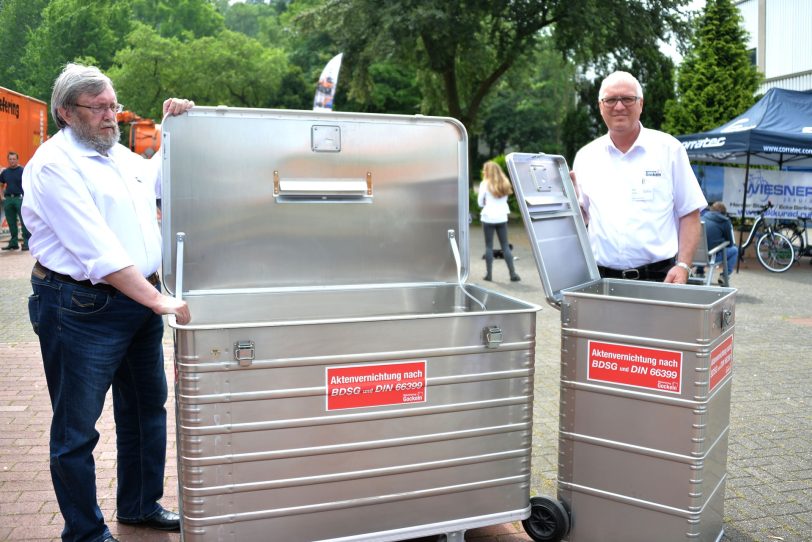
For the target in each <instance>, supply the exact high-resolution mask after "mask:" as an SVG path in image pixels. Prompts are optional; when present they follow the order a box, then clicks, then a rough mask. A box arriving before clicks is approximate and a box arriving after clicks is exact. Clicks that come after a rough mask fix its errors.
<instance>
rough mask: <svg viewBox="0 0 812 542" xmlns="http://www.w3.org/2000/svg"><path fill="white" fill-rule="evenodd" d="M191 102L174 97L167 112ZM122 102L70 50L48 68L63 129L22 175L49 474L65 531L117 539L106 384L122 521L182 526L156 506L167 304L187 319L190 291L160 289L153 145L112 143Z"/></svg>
mask: <svg viewBox="0 0 812 542" xmlns="http://www.w3.org/2000/svg"><path fill="white" fill-rule="evenodd" d="M193 105H194V104H193V103H192V102H190V101H188V100H181V99H176V98H170V99H168V100H166V101H165V102H164V104H163V111H164V115H179V114H182V113H184V112H185V111H188V110H189V109H190V108H191V107H192V106H193ZM121 109H122V106H121V105H120V104H119V103H118V101H117V99H116V93H115V90H114V89H113V84H112V82H111V81H110V79H109V78H108V77H107V76H106V75H104V74H103V73H102V72H101V71H99V69H98V68H95V67H89V66H83V65H80V64H68V65H67V66H66V67H65V68H64V69H63V71H62V73H61V74H60V75H59V77H58V78H57V79H56V82H55V83H54V88H53V93H52V95H51V114H52V116H53V118H54V121H55V123H56V126H57V127H58V128H59V131H58V132H57V133H56V134H55V135H54V136H53V137H51V138H50V139H49V140H48V141H46V142H45V143H43V144H42V145H41V146H40V147H39V148H38V149H37V151H36V153H35V154H34V157H33V158H32V159H31V161H30V162H29V163H28V165H27V167H26V168H25V173H24V175H23V187H24V188H25V194H26V197H25V200H24V202H23V208H22V210H23V216H24V217H25V221H26V224H27V225H28V227H29V229H30V230H31V254H32V255H33V256H34V257H35V258H36V260H37V261H36V264H35V265H34V269H33V270H32V273H31V285H32V289H33V294H32V295H31V297H30V298H29V303H28V310H29V315H30V319H31V323H32V325H33V327H34V331H35V332H36V333H37V335H38V336H39V343H40V349H41V351H42V361H43V365H44V369H45V377H46V381H47V384H48V393H49V395H50V398H51V405H52V408H53V419H52V420H51V438H50V464H51V479H52V481H53V485H54V491H55V493H56V498H57V502H58V503H59V509H60V511H61V512H62V517H63V518H64V521H65V527H64V529H63V531H62V540H64V541H92V542H103V541H106V542H115V541H116V539H115V538H114V537H113V536H112V535H111V533H110V530H109V528H108V527H107V525H106V524H105V521H104V516H103V515H102V512H101V510H100V509H99V505H98V502H97V498H96V469H95V463H94V459H93V449H94V448H95V447H96V443H97V442H98V440H99V433H98V432H97V431H96V427H95V426H96V421H97V420H98V419H99V417H100V416H101V414H102V409H103V407H104V401H105V395H106V394H107V391H108V390H109V389H110V388H111V386H112V397H113V413H114V416H115V422H116V444H117V450H118V455H117V476H118V488H117V492H116V504H117V510H116V516H117V519H118V522H119V523H123V524H127V525H136V526H142V527H149V528H153V529H158V530H162V531H179V530H180V518H179V516H178V514H176V513H174V512H170V511H168V510H166V509H164V508H163V507H162V506H161V505H160V504H159V502H158V501H159V500H160V499H161V498H162V496H163V484H164V466H165V463H166V409H165V407H164V404H165V403H166V400H167V383H166V374H165V372H164V358H163V346H162V338H163V334H164V327H163V319H162V317H161V315H163V314H174V315H175V316H176V317H177V321H178V323H179V324H185V323H188V322H189V321H190V319H191V316H190V313H189V308H188V306H187V305H186V302H184V301H181V300H178V299H175V298H174V297H170V296H167V295H163V294H162V293H161V286H160V281H159V279H158V275H157V273H156V271H157V269H158V267H159V266H160V263H161V235H160V231H159V229H158V224H157V222H156V221H155V195H156V193H157V187H158V186H159V185H160V174H161V163H160V156H158V155H156V157H155V159H153V160H146V159H144V158H142V157H141V156H139V155H137V154H135V153H133V152H131V151H130V150H129V149H127V148H126V147H124V146H122V145H120V144H118V139H119V130H118V124H117V122H116V113H117V112H118V111H121Z"/></svg>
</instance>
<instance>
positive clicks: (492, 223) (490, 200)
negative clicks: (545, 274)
mask: <svg viewBox="0 0 812 542" xmlns="http://www.w3.org/2000/svg"><path fill="white" fill-rule="evenodd" d="M512 193H513V189H512V188H511V186H510V180H509V179H508V178H507V175H505V173H504V171H502V168H501V167H499V164H497V163H496V162H494V161H493V160H489V161H487V162H485V164H484V165H483V166H482V182H481V183H480V184H479V194H478V196H477V202H478V203H479V206H480V207H481V208H482V213H480V220H481V222H482V229H483V231H484V233H485V264H486V265H487V274H486V275H485V277H484V280H487V281H491V280H493V234H494V232H496V235H497V236H498V237H499V245H500V246H501V247H502V253H503V254H504V257H505V263H506V264H507V268H508V271H509V272H510V280H511V281H513V282H517V281H520V280H521V278H519V275H517V274H516V269H515V267H514V265H513V253H512V252H511V251H510V243H508V231H507V222H508V214H510V209H509V208H508V203H507V198H508V196H509V195H510V194H512Z"/></svg>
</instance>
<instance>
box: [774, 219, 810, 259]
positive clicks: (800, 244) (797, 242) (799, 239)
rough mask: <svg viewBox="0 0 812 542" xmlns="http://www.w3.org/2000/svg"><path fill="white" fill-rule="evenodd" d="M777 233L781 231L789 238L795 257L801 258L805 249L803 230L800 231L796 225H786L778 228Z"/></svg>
mask: <svg viewBox="0 0 812 542" xmlns="http://www.w3.org/2000/svg"><path fill="white" fill-rule="evenodd" d="M776 233H780V234H781V235H783V236H785V237H786V238H787V239H789V242H790V244H791V245H792V249H793V250H794V251H795V259H799V258H800V257H801V254H803V251H804V238H803V236H802V235H801V232H799V231H798V230H797V229H796V228H795V227H794V226H790V225H784V226H781V227H780V228H778V229H777V230H776Z"/></svg>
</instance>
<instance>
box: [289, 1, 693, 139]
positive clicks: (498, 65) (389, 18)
mask: <svg viewBox="0 0 812 542" xmlns="http://www.w3.org/2000/svg"><path fill="white" fill-rule="evenodd" d="M686 3H687V0H497V1H482V0H448V1H446V2H422V1H419V0H397V1H390V2H386V3H381V2H378V1H376V0H330V1H328V2H327V3H326V9H324V6H322V5H317V6H316V5H314V7H313V9H311V10H310V11H306V12H303V13H302V17H300V19H299V22H300V24H301V28H303V29H304V31H312V30H314V29H326V31H327V32H328V33H329V34H330V35H331V36H332V37H333V39H334V40H335V42H336V44H337V45H338V47H339V49H340V50H341V51H343V52H344V53H345V63H346V64H347V67H348V71H349V72H350V79H351V81H350V89H349V93H350V97H351V98H354V99H356V100H358V101H363V100H365V99H366V97H367V96H368V95H369V92H370V89H371V85H370V81H369V77H368V73H369V66H370V65H371V64H373V63H374V62H375V61H377V60H379V59H381V58H382V57H384V58H393V59H397V60H398V61H401V62H407V63H408V62H413V63H415V64H416V66H417V67H418V69H419V70H420V72H421V73H420V76H419V81H420V82H421V90H422V91H423V94H424V102H423V112H424V113H425V112H435V111H436V110H437V107H438V106H439V105H440V104H438V103H437V102H435V101H433V100H432V97H434V96H437V95H438V94H439V95H440V96H442V98H443V103H442V107H443V109H444V112H445V113H446V114H449V115H451V116H453V117H456V118H458V119H459V120H461V121H462V122H463V123H464V124H465V125H466V127H468V129H469V131H471V130H472V129H476V127H477V117H478V115H479V113H480V110H481V108H482V106H483V104H484V102H485V100H486V98H487V97H488V96H489V94H490V93H491V92H492V90H493V89H494V88H496V86H497V83H498V82H499V81H500V79H501V78H502V77H503V76H504V75H505V74H506V73H507V72H508V70H510V69H511V68H512V67H513V66H514V65H515V64H516V62H517V61H519V60H520V59H522V58H523V57H526V56H527V55H528V54H530V53H531V52H532V51H533V50H534V49H535V47H536V46H537V44H538V43H539V40H540V39H542V37H543V36H545V35H551V36H552V37H553V39H554V42H555V44H556V46H557V47H558V49H559V50H560V51H562V52H563V53H565V54H567V55H569V56H570V57H571V58H588V57H595V56H601V55H609V54H611V53H616V54H618V55H621V56H623V55H626V56H628V53H629V51H632V50H634V49H635V48H637V47H640V46H642V45H645V44H650V43H653V42H656V41H657V40H658V39H663V38H666V37H667V36H669V35H670V33H671V32H682V31H683V30H684V27H683V24H684V23H683V21H682V19H681V17H680V15H679V13H678V12H677V11H676V8H678V7H680V6H683V5H685V4H686ZM319 4H320V3H319ZM438 88H439V89H441V92H439V93H438V92H437V90H438Z"/></svg>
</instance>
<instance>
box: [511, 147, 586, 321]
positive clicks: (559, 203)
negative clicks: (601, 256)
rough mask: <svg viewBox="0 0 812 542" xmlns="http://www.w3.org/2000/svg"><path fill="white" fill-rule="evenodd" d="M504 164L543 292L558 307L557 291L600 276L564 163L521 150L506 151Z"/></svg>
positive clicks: (560, 295)
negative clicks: (508, 152) (516, 200)
mask: <svg viewBox="0 0 812 542" xmlns="http://www.w3.org/2000/svg"><path fill="white" fill-rule="evenodd" d="M506 162H507V166H508V172H509V173H510V179H511V181H512V182H513V190H514V192H515V193H516V198H518V199H519V208H520V209H521V212H522V217H523V218H524V223H525V226H526V227H527V232H528V235H529V237H530V244H531V246H532V249H533V256H534V257H535V259H536V264H537V266H538V271H539V276H540V278H541V283H542V286H543V287H544V294H545V296H546V298H547V302H548V303H550V304H551V305H552V306H554V307H556V308H558V307H560V305H561V301H562V294H561V291H562V290H565V289H567V288H572V287H575V286H580V285H582V284H585V283H588V282H591V281H594V280H598V279H600V274H599V273H598V265H597V263H596V262H595V257H594V256H593V255H592V249H591V248H590V245H589V238H588V236H587V231H586V226H585V224H584V220H583V217H582V216H581V209H580V207H579V205H578V196H577V194H576V192H575V187H574V185H573V183H572V181H571V179H570V176H569V169H568V168H567V162H566V160H564V157H562V156H555V155H549V154H526V153H511V154H509V155H508V156H507V159H506Z"/></svg>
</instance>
